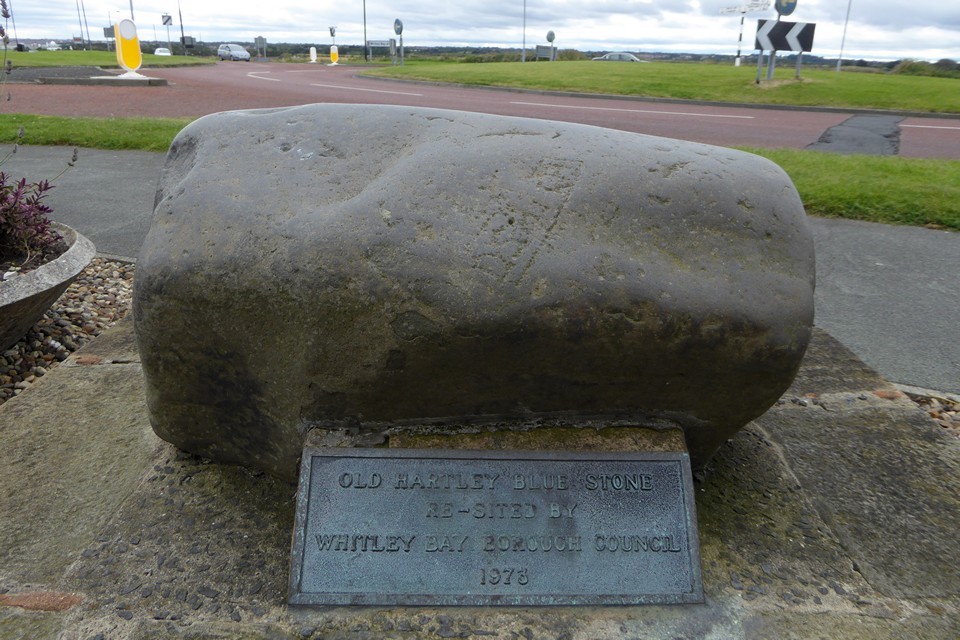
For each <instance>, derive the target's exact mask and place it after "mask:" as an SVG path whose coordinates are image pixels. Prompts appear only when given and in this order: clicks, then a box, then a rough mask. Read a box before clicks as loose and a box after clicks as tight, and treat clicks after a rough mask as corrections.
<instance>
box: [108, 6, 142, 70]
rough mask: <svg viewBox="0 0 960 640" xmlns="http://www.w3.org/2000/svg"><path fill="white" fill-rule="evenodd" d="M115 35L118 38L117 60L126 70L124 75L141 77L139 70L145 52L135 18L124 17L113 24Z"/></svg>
mask: <svg viewBox="0 0 960 640" xmlns="http://www.w3.org/2000/svg"><path fill="white" fill-rule="evenodd" d="M113 35H114V37H115V38H116V40H117V62H118V63H119V64H120V67H121V68H123V69H124V70H126V73H125V74H123V76H127V77H130V76H136V77H141V76H140V74H139V73H137V70H138V69H139V68H140V65H142V64H143V54H142V53H141V52H140V39H139V38H137V25H135V24H133V20H127V19H123V20H121V21H120V22H118V23H116V24H115V25H113Z"/></svg>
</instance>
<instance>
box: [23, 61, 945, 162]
mask: <svg viewBox="0 0 960 640" xmlns="http://www.w3.org/2000/svg"><path fill="white" fill-rule="evenodd" d="M357 72H358V69H357V68H356V67H349V66H337V67H330V66H327V65H321V64H318V65H309V64H298V65H293V64H282V63H254V62H251V63H246V62H221V63H219V64H216V65H210V66H202V67H179V68H171V69H148V70H144V74H146V75H149V76H152V77H160V78H166V79H167V80H168V82H169V85H168V86H166V87H142V88H138V87H102V86H77V85H27V84H18V85H15V86H13V88H12V89H11V90H10V93H11V94H12V96H13V99H12V101H11V102H10V103H8V104H7V107H6V110H7V111H10V112H21V113H35V114H44V115H70V116H142V117H198V116H202V115H206V114H209V113H214V112H217V111H223V110H226V109H253V108H266V107H282V106H292V105H299V104H309V103H315V102H327V103H342V104H351V103H364V104H395V105H407V106H424V107H435V108H441V109H456V110H463V111H475V112H484V113H495V114H501V115H513V116H523V117H533V118H546V119H550V120H561V121H567V122H579V123H583V124H591V125H596V126H601V127H607V128H611V129H621V130H624V131H633V132H636V133H645V134H650V135H657V136H664V137H668V138H678V139H682V140H691V141H694V142H703V143H707V144H717V145H722V146H756V147H767V148H772V147H785V148H796V149H802V148H806V147H807V146H810V145H814V144H817V143H818V141H820V138H821V136H822V135H823V134H824V133H825V132H826V131H827V130H829V129H830V128H832V127H837V126H838V125H841V124H843V123H844V122H846V121H847V120H848V119H849V118H850V115H851V114H849V113H842V112H822V111H812V110H803V109H798V110H783V109H769V108H757V107H738V106H716V105H706V104H691V103H683V104H675V103H668V102H657V101H650V100H638V99H633V98H631V99H623V98H616V97H585V96H561V95H552V94H541V93H530V92H516V91H506V90H493V89H484V88H468V87H456V86H448V85H433V84H419V83H417V84H414V83H400V82H391V81H383V80H376V79H370V78H359V77H356V74H357ZM345 108H348V107H345ZM897 144H898V151H899V153H900V155H903V156H907V157H930V158H952V159H957V160H960V119H950V118H927V117H924V118H918V117H906V118H904V119H903V120H901V121H900V122H899V128H898V141H897Z"/></svg>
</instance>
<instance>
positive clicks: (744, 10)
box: [720, 0, 770, 67]
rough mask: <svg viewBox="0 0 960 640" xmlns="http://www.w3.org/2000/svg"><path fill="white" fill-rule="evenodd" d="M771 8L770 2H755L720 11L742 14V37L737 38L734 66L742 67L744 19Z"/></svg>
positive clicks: (759, 0)
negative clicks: (741, 52)
mask: <svg viewBox="0 0 960 640" xmlns="http://www.w3.org/2000/svg"><path fill="white" fill-rule="evenodd" d="M769 7H770V2H769V1H768V0H754V1H753V2H751V3H749V4H742V5H739V6H736V7H725V8H723V9H720V13H722V14H727V13H739V14H740V37H739V38H737V58H736V60H734V62H733V66H735V67H739V66H740V50H741V48H742V46H741V45H742V44H743V19H744V18H745V17H746V15H747V14H748V13H750V12H751V11H764V10H766V9H767V8H769Z"/></svg>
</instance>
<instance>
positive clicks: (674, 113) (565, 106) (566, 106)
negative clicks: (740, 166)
mask: <svg viewBox="0 0 960 640" xmlns="http://www.w3.org/2000/svg"><path fill="white" fill-rule="evenodd" d="M510 104H519V105H524V106H527V107H552V108H554V109H586V110H590V111H621V112H624V113H654V114H659V115H667V116H694V117H697V118H736V119H740V120H753V119H755V118H754V116H731V115H724V114H719V113H688V112H686V111H649V110H646V109H619V108H617V107H583V106H576V105H570V104H547V103H544V102H511V103H510Z"/></svg>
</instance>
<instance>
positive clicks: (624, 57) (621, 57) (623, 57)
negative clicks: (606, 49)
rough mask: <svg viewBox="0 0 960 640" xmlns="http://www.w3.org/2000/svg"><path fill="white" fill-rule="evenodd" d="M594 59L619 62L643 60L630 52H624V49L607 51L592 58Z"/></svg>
mask: <svg viewBox="0 0 960 640" xmlns="http://www.w3.org/2000/svg"><path fill="white" fill-rule="evenodd" d="M594 60H604V61H605V60H614V61H619V62H643V60H641V59H640V58H638V57H637V56H635V55H633V54H632V53H626V52H625V51H614V52H613V53H608V54H606V55H603V56H600V57H599V58H594Z"/></svg>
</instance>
